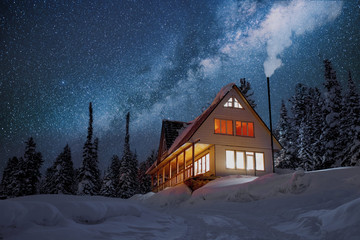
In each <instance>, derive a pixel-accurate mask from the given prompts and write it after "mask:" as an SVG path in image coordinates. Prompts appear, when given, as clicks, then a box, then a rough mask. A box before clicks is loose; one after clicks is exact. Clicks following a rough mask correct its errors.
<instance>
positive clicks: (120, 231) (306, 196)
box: [0, 167, 360, 240]
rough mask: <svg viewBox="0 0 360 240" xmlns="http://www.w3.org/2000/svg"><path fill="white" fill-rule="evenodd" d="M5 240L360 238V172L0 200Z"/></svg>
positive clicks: (243, 178)
mask: <svg viewBox="0 0 360 240" xmlns="http://www.w3.org/2000/svg"><path fill="white" fill-rule="evenodd" d="M0 239H19V240H20V239H21V240H26V239H37V240H38V239H65V240H71V239H87V240H90V239H334V240H335V239H336V240H338V239H356V240H358V239H360V168H355V167H354V168H337V169H331V170H325V171H314V172H307V173H304V172H302V171H297V172H294V173H289V174H282V175H279V174H269V175H266V176H263V177H259V178H256V177H249V176H228V177H224V178H219V179H216V180H214V181H213V182H211V183H209V184H207V185H205V186H204V187H202V188H200V189H198V190H196V191H195V192H193V193H192V194H191V191H190V190H189V189H188V188H187V187H186V186H185V185H179V186H177V187H173V188H168V189H166V190H164V191H162V192H160V193H157V194H154V193H148V194H146V195H137V196H134V197H133V198H131V199H129V200H123V199H114V198H105V197H79V196H67V195H37V196H28V197H21V198H15V199H9V200H3V201H0Z"/></svg>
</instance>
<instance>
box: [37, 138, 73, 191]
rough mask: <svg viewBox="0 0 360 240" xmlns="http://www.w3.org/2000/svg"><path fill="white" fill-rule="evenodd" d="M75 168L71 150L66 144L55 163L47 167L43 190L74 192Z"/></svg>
mask: <svg viewBox="0 0 360 240" xmlns="http://www.w3.org/2000/svg"><path fill="white" fill-rule="evenodd" d="M73 185H74V168H73V162H72V160H71V150H70V147H69V145H66V146H65V148H64V151H63V152H62V153H60V154H59V156H58V157H57V158H56V160H55V162H54V164H53V165H52V166H51V167H50V168H48V169H47V171H46V176H45V180H44V183H43V184H42V192H43V193H49V194H59V193H61V194H74V186H73Z"/></svg>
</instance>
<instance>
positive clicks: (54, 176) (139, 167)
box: [0, 103, 157, 198]
mask: <svg viewBox="0 0 360 240" xmlns="http://www.w3.org/2000/svg"><path fill="white" fill-rule="evenodd" d="M92 125H93V110H92V104H91V103H90V104H89V126H88V134H87V138H86V141H85V144H84V147H83V161H82V164H81V166H80V168H78V169H74V166H73V161H72V158H71V149H70V147H69V146H68V145H66V146H65V147H64V150H63V152H61V153H60V154H59V156H58V157H57V158H56V159H55V161H54V162H53V164H52V165H51V166H50V167H49V168H48V169H47V170H46V173H45V175H44V176H43V177H42V178H41V173H40V168H41V166H42V164H43V160H42V156H41V153H40V152H37V151H36V144H35V142H34V139H33V138H32V137H30V138H29V139H28V141H27V142H26V147H25V154H24V156H23V157H20V158H17V157H13V158H10V159H9V160H8V162H7V165H6V167H5V169H4V172H3V176H2V181H1V184H0V195H2V196H3V197H19V196H25V195H33V194H38V193H41V194H76V195H102V196H107V197H120V198H129V197H132V196H133V195H135V194H137V193H141V194H144V193H147V192H149V191H151V179H150V177H149V176H147V175H146V174H145V172H146V170H147V169H148V168H149V167H150V166H151V165H152V164H153V163H154V161H155V160H156V156H157V154H156V153H155V151H153V152H152V153H151V155H150V156H149V157H148V158H147V160H146V161H144V162H142V163H140V164H138V160H137V155H136V153H133V152H132V151H131V150H130V134H129V126H130V113H128V114H127V115H126V135H125V144H124V151H123V155H122V157H121V158H119V157H118V156H117V155H114V156H113V157H112V159H111V164H110V166H109V167H108V168H107V169H106V171H105V173H104V176H103V177H101V173H100V169H99V167H98V163H99V160H98V146H99V139H98V138H95V139H93V126H92Z"/></svg>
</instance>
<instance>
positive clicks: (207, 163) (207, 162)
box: [205, 154, 210, 172]
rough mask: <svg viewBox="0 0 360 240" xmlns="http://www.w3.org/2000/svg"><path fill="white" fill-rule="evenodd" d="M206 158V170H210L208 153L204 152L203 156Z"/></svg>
mask: <svg viewBox="0 0 360 240" xmlns="http://www.w3.org/2000/svg"><path fill="white" fill-rule="evenodd" d="M205 158H206V167H205V168H206V172H208V171H210V155H209V154H206V156H205Z"/></svg>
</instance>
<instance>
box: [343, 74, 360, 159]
mask: <svg viewBox="0 0 360 240" xmlns="http://www.w3.org/2000/svg"><path fill="white" fill-rule="evenodd" d="M343 100H344V102H343V109H344V111H343V112H342V116H344V117H343V121H342V130H343V132H342V136H343V140H344V142H345V143H346V147H345V149H344V153H343V160H342V163H341V166H354V165H360V97H359V94H358V93H357V88H356V86H355V84H354V81H353V80H352V76H351V72H349V76H348V89H347V91H346V93H345V96H344V98H343ZM344 145H345V144H344Z"/></svg>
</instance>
